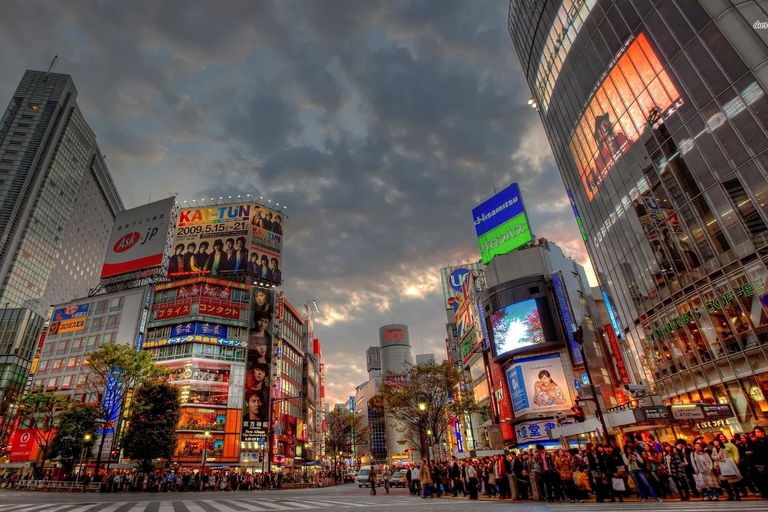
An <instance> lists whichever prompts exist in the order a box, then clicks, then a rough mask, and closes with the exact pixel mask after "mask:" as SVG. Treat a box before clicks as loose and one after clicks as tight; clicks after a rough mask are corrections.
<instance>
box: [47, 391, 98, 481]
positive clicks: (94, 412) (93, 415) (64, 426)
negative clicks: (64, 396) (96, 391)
mask: <svg viewBox="0 0 768 512" xmlns="http://www.w3.org/2000/svg"><path fill="white" fill-rule="evenodd" d="M98 419H99V408H98V407H96V406H95V405H92V404H84V403H82V402H74V401H70V402H69V404H68V405H67V407H66V408H65V409H64V410H63V411H61V413H59V415H58V416H57V417H56V421H57V422H58V429H57V430H56V436H55V437H54V438H53V446H52V447H51V457H52V458H55V457H57V456H58V457H59V460H60V461H61V465H62V467H63V468H64V471H65V472H66V474H68V475H69V474H72V469H73V468H74V466H75V463H76V462H78V461H79V460H80V457H81V456H82V455H83V450H84V449H85V450H87V453H86V457H90V455H91V450H92V449H93V446H94V445H95V444H96V436H97V435H98V430H99V424H98ZM86 434H87V435H89V436H90V439H89V440H88V441H86V440H85V437H86Z"/></svg>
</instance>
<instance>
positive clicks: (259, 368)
mask: <svg viewBox="0 0 768 512" xmlns="http://www.w3.org/2000/svg"><path fill="white" fill-rule="evenodd" d="M273 295H274V291H273V290H265V289H262V288H254V289H253V291H252V293H251V297H252V298H251V309H250V321H249V328H248V352H247V355H246V366H245V368H246V374H245V383H244V400H243V428H242V436H241V440H242V441H243V442H248V443H253V442H258V440H259V439H260V438H261V439H265V438H266V436H267V429H268V425H269V423H268V422H269V401H270V397H271V391H270V390H271V373H272V350H273V348H272V326H273V322H274V308H273V307H272V304H273V303H274V298H273Z"/></svg>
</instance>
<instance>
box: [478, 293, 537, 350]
mask: <svg viewBox="0 0 768 512" xmlns="http://www.w3.org/2000/svg"><path fill="white" fill-rule="evenodd" d="M491 329H492V331H493V349H494V355H496V356H499V355H501V354H504V353H506V352H511V351H513V350H518V349H521V348H527V347H531V346H534V345H538V344H541V343H546V341H547V340H546V337H545V336H544V330H543V329H542V324H541V316H540V314H539V308H538V307H537V304H536V299H528V300H524V301H522V302H517V303H515V304H510V305H509V306H506V307H504V308H502V309H500V310H498V311H496V312H494V313H492V314H491Z"/></svg>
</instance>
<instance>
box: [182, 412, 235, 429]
mask: <svg viewBox="0 0 768 512" xmlns="http://www.w3.org/2000/svg"><path fill="white" fill-rule="evenodd" d="M225 422H226V414H225V413H223V412H221V411H220V410H213V409H194V408H186V409H183V410H182V412H181V418H180V419H179V427H178V428H179V430H203V431H204V430H209V431H218V432H223V431H224V425H225Z"/></svg>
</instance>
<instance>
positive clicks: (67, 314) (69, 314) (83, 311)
mask: <svg viewBox="0 0 768 512" xmlns="http://www.w3.org/2000/svg"><path fill="white" fill-rule="evenodd" d="M89 306H90V304H70V305H69V306H67V307H65V308H60V309H57V310H56V311H54V312H53V316H52V317H51V322H61V321H63V320H71V319H73V318H79V317H81V316H88V307H89Z"/></svg>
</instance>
